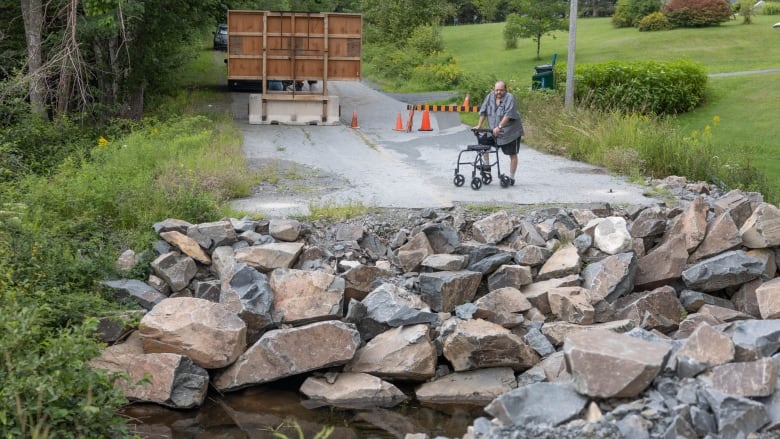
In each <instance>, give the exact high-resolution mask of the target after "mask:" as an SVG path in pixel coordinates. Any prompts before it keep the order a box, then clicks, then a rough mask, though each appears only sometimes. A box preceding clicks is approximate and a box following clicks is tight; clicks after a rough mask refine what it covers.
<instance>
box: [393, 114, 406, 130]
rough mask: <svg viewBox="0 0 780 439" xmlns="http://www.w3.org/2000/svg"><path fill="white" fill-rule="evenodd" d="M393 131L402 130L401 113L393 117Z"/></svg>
mask: <svg viewBox="0 0 780 439" xmlns="http://www.w3.org/2000/svg"><path fill="white" fill-rule="evenodd" d="M393 130H395V131H404V122H403V120H402V119H401V113H398V117H396V118H395V128H393Z"/></svg>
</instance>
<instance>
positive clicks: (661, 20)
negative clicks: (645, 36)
mask: <svg viewBox="0 0 780 439" xmlns="http://www.w3.org/2000/svg"><path fill="white" fill-rule="evenodd" d="M637 28H638V29H639V30H640V31H657V30H669V29H671V28H672V23H670V22H669V19H668V18H666V15H664V14H663V13H661V12H653V13H652V14H650V15H646V16H645V17H644V18H642V19H641V20H639V23H638V24H637Z"/></svg>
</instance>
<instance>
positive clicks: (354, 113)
mask: <svg viewBox="0 0 780 439" xmlns="http://www.w3.org/2000/svg"><path fill="white" fill-rule="evenodd" d="M349 127H350V128H360V127H359V126H358V123H357V111H353V112H352V125H350V126H349Z"/></svg>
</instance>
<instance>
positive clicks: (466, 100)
mask: <svg viewBox="0 0 780 439" xmlns="http://www.w3.org/2000/svg"><path fill="white" fill-rule="evenodd" d="M463 106H464V107H466V108H469V94H468V93H466V98H465V99H463Z"/></svg>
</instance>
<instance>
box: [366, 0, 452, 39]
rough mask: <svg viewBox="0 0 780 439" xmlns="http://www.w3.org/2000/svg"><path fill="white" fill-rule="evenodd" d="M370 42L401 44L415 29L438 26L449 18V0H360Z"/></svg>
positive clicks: (367, 37)
mask: <svg viewBox="0 0 780 439" xmlns="http://www.w3.org/2000/svg"><path fill="white" fill-rule="evenodd" d="M360 9H361V11H362V13H363V20H364V22H365V24H366V26H364V29H365V32H364V35H363V36H364V38H365V40H366V42H368V43H390V44H395V45H398V44H402V43H403V42H404V41H406V40H407V39H408V38H409V35H410V33H411V32H412V29H415V28H416V27H418V26H423V25H438V24H439V23H440V22H441V20H442V18H444V17H446V16H447V1H446V0H431V1H419V0H384V1H376V0H361V2H360Z"/></svg>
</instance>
